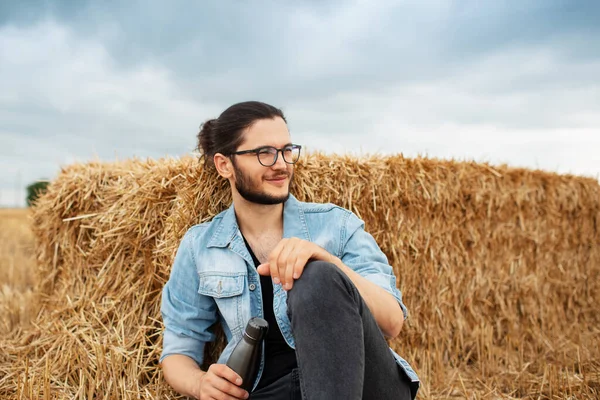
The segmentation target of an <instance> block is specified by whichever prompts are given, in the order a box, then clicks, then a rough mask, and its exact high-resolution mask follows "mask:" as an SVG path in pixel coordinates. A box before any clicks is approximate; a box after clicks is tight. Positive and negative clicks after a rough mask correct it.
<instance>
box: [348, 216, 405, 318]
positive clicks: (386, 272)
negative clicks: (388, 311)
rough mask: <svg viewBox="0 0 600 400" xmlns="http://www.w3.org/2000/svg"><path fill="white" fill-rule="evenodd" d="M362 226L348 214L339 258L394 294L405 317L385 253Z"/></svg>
mask: <svg viewBox="0 0 600 400" xmlns="http://www.w3.org/2000/svg"><path fill="white" fill-rule="evenodd" d="M364 227H365V223H364V222H363V221H362V220H361V219H359V218H358V217H357V216H356V215H354V214H352V213H351V214H350V215H349V216H348V219H347V220H346V229H345V234H346V242H345V244H344V247H343V251H342V257H340V258H341V260H342V262H343V263H344V264H346V265H347V266H348V267H350V268H352V269H353V270H354V271H356V272H357V273H359V274H360V275H361V276H362V277H364V278H365V279H368V280H369V281H371V282H373V283H375V284H376V285H378V286H381V287H382V288H383V289H385V290H386V291H387V292H388V293H390V294H391V295H392V296H394V297H395V298H396V300H398V303H399V304H400V308H402V314H404V319H407V318H408V310H407V308H406V306H405V305H404V303H403V302H402V293H401V292H400V290H398V288H397V287H396V275H394V271H393V269H392V267H391V266H390V264H389V262H388V259H387V257H386V255H385V254H384V253H383V251H381V249H380V248H379V245H378V244H377V242H376V241H375V239H374V238H373V236H371V234H370V233H368V232H366V231H365V229H364ZM342 243H343V241H342Z"/></svg>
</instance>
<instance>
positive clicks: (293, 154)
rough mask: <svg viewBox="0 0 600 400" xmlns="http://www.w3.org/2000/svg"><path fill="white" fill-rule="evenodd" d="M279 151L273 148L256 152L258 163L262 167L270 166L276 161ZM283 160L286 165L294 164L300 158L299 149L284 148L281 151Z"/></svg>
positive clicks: (292, 147) (293, 147)
mask: <svg viewBox="0 0 600 400" xmlns="http://www.w3.org/2000/svg"><path fill="white" fill-rule="evenodd" d="M278 153H279V150H277V149H276V148H275V147H266V148H264V149H262V150H260V151H259V152H258V154H257V155H258V161H260V163H261V164H262V165H265V166H271V165H273V164H275V162H276V161H277V155H278ZM281 154H283V160H284V161H285V162H286V163H288V164H294V163H295V162H296V161H298V158H299V157H300V148H299V147H296V146H287V147H284V148H283V149H282V151H281Z"/></svg>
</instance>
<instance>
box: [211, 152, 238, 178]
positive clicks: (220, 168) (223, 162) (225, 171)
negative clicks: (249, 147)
mask: <svg viewBox="0 0 600 400" xmlns="http://www.w3.org/2000/svg"><path fill="white" fill-rule="evenodd" d="M213 161H214V163H215V168H216V169H217V172H218V173H219V175H221V176H222V177H223V178H226V179H229V178H230V177H231V176H232V175H233V173H234V170H233V164H232V163H231V159H230V158H229V157H227V156H224V155H223V154H221V153H216V154H215V156H214V157H213Z"/></svg>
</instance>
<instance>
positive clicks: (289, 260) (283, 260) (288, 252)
mask: <svg viewBox="0 0 600 400" xmlns="http://www.w3.org/2000/svg"><path fill="white" fill-rule="evenodd" d="M317 250H320V251H323V249H320V248H317V246H316V245H315V244H314V243H311V242H308V241H306V240H302V239H298V238H289V239H282V240H281V241H280V242H279V243H278V244H277V246H276V247H275V249H273V251H272V252H271V254H270V255H269V260H268V261H267V262H266V263H265V264H262V265H261V266H259V273H260V274H261V275H265V274H264V273H263V271H266V270H267V268H268V270H269V272H268V274H270V275H271V277H272V278H273V282H274V283H275V284H279V283H281V285H282V287H283V289H284V290H290V289H291V288H292V287H293V285H294V280H296V279H299V278H300V276H301V275H302V271H303V270H304V266H305V265H306V263H307V262H308V260H309V259H310V258H311V257H313V256H315V255H316V254H317V252H316V251H317Z"/></svg>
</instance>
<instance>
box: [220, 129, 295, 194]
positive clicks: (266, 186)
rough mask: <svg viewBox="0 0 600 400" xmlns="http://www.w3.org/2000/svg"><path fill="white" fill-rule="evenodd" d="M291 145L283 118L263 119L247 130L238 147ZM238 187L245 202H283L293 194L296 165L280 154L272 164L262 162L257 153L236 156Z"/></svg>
mask: <svg viewBox="0 0 600 400" xmlns="http://www.w3.org/2000/svg"><path fill="white" fill-rule="evenodd" d="M288 144H290V133H289V131H288V129H287V125H286V124H285V122H284V121H283V119H281V118H279V117H277V118H275V119H261V120H258V121H256V122H255V123H254V124H252V126H251V127H250V128H248V129H246V131H245V133H244V141H243V142H242V144H241V145H240V146H239V148H238V149H237V150H238V151H242V150H251V149H255V148H258V147H262V146H273V147H275V148H278V149H280V148H283V147H284V146H286V145H288ZM231 161H232V163H233V168H234V171H235V188H236V190H237V192H238V193H239V194H240V196H242V198H244V199H245V200H246V201H249V202H252V203H256V204H280V203H283V202H285V201H286V200H287V199H288V197H289V195H290V184H291V182H292V179H293V176H294V166H293V165H292V164H287V163H286V162H284V160H283V157H282V155H281V153H278V154H277V161H276V162H275V164H273V165H272V166H270V167H265V166H263V165H261V164H260V163H259V161H258V159H257V157H256V154H254V153H250V154H243V155H234V156H232V159H231Z"/></svg>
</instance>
